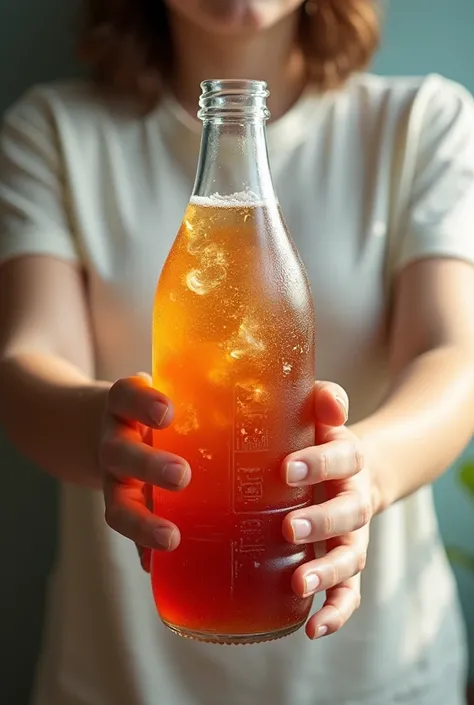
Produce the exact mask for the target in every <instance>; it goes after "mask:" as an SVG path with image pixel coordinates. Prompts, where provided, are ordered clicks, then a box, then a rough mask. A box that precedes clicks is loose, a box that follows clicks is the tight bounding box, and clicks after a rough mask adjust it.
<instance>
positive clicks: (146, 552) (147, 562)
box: [135, 544, 151, 573]
mask: <svg viewBox="0 0 474 705" xmlns="http://www.w3.org/2000/svg"><path fill="white" fill-rule="evenodd" d="M135 545H136V547H137V551H138V557H139V559H140V565H141V567H142V568H143V570H144V571H145V573H149V572H150V568H151V549H150V548H143V546H139V545H138V544H135Z"/></svg>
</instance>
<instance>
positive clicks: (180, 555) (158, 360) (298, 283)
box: [152, 204, 314, 643]
mask: <svg viewBox="0 0 474 705" xmlns="http://www.w3.org/2000/svg"><path fill="white" fill-rule="evenodd" d="M275 243H276V244H275ZM313 326H314V324H313V313H312V303H311V297H310V293H309V288H308V286H307V284H306V278H305V276H304V272H303V271H302V267H301V264H300V262H299V259H298V258H297V256H296V255H295V252H294V249H293V247H292V245H291V243H290V241H289V240H288V236H287V233H286V231H285V229H284V225H283V221H282V220H281V219H280V216H279V212H278V210H277V209H276V208H275V209H274V212H272V211H270V210H269V209H267V208H264V207H255V206H254V207H248V206H246V207H243V206H242V207H214V208H212V207H207V206H203V205H193V204H191V205H190V207H189V209H188V211H187V213H186V217H185V220H184V223H183V226H182V228H181V230H180V233H179V235H178V238H177V240H176V243H175V245H174V247H173V249H172V251H171V254H170V257H169V259H168V261H167V263H166V265H165V269H164V271H163V274H162V277H161V279H160V283H159V286H158V291H157V297H156V302H155V317H154V333H153V336H154V341H153V342H154V361H153V375H154V384H155V386H156V387H157V388H158V389H160V390H162V391H163V392H164V393H166V394H167V395H168V396H169V397H170V398H171V399H172V400H173V402H174V405H175V421H174V423H173V425H172V427H171V428H170V429H168V430H166V431H164V432H156V433H155V437H154V443H155V445H156V447H159V448H162V449H165V450H168V451H171V452H174V453H176V454H178V455H180V456H182V457H184V458H186V460H188V462H189V464H190V466H191V469H192V472H193V478H192V481H191V484H190V486H189V487H188V488H187V489H185V490H184V491H183V492H180V493H171V492H166V491H163V490H156V491H155V511H156V513H157V514H158V515H160V516H162V517H165V518H167V519H170V520H171V521H173V522H174V523H176V524H177V525H178V526H179V528H180V531H181V536H182V541H181V544H180V546H179V548H178V549H177V550H176V551H174V552H172V553H168V554H164V553H158V552H156V553H154V555H153V559H152V585H153V592H154V597H155V600H156V604H157V607H158V610H159V613H160V615H161V617H162V619H163V620H164V622H165V623H166V624H167V625H168V626H170V627H171V628H172V629H174V630H176V631H177V632H178V633H180V634H183V635H185V636H194V637H196V638H200V639H203V640H207V641H217V642H236V643H239V642H252V641H262V640H266V639H271V638H276V637H278V636H283V635H284V634H285V633H289V632H291V631H293V630H294V629H297V628H298V627H299V626H301V624H302V623H304V621H305V620H306V617H307V615H308V612H309V609H310V606H311V599H305V600H303V599H300V598H297V597H296V596H295V594H294V593H293V591H292V590H291V586H290V581H291V576H292V574H293V572H294V570H295V569H296V568H297V567H298V566H299V565H300V564H302V563H304V562H306V561H307V560H310V559H311V558H312V557H313V555H314V554H313V548H312V546H294V545H292V544H290V543H288V542H286V541H285V540H284V539H283V536H282V529H281V527H282V521H283V518H284V516H285V515H286V514H287V513H288V511H290V510H292V509H294V508H298V507H303V506H306V505H307V504H308V503H309V502H310V501H311V491H310V490H307V489H291V488H288V486H287V485H286V484H285V483H284V481H283V480H282V477H281V463H282V461H283V460H284V458H285V457H286V456H287V455H288V453H290V452H292V451H294V450H298V449H301V448H304V447H306V446H309V445H312V444H313V443H314V421H313V417H312V389H313V384H314V330H313Z"/></svg>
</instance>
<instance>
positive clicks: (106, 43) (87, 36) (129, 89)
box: [79, 0, 379, 110]
mask: <svg viewBox="0 0 474 705" xmlns="http://www.w3.org/2000/svg"><path fill="white" fill-rule="evenodd" d="M375 3H376V0H307V2H306V3H305V4H304V6H303V7H302V8H301V20H300V29H301V42H302V46H303V48H304V51H305V54H306V57H307V61H308V69H309V73H310V77H311V80H312V81H313V82H314V84H315V85H316V86H317V87H318V89H320V90H321V91H327V90H329V89H334V88H338V87H339V86H341V85H342V84H343V83H344V82H345V81H346V80H347V78H349V76H351V74H353V73H355V72H357V71H360V70H362V69H363V68H365V67H366V66H367V64H368V63H369V62H370V60H371V58H372V56H373V54H374V52H375V50H376V48H377V45H378V39H379V21H378V15H377V12H376V7H375ZM85 5H86V8H85V9H86V13H85V26H84V29H83V32H82V35H81V38H80V42H79V54H80V57H81V59H82V60H83V61H84V62H86V63H87V64H89V65H90V66H91V67H92V69H93V74H94V77H95V79H96V80H97V81H98V82H99V83H100V84H101V85H103V86H105V87H108V88H111V89H114V90H115V91H118V92H119V93H121V94H126V95H128V96H131V97H133V98H134V99H136V100H138V102H139V104H140V105H141V106H142V107H143V108H144V109H145V110H149V109H151V108H152V107H153V106H154V105H155V104H156V102H157V101H158V100H159V98H160V94H161V92H162V89H163V86H164V84H165V83H166V80H167V78H168V73H169V71H170V65H172V46H171V37H170V28H169V22H168V10H167V8H166V6H165V4H164V2H163V1H162V0H151V1H150V0H85Z"/></svg>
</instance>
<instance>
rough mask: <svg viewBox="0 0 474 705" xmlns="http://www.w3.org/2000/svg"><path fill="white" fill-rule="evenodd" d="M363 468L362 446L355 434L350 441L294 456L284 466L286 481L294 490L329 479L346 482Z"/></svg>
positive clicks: (313, 448) (332, 442)
mask: <svg viewBox="0 0 474 705" xmlns="http://www.w3.org/2000/svg"><path fill="white" fill-rule="evenodd" d="M363 467H364V457H363V453H362V449H361V445H360V443H359V442H358V440H357V439H356V437H355V436H354V435H353V434H351V436H350V438H348V439H347V440H346V439H344V440H335V441H330V442H329V443H325V444H324V445H320V446H312V447H311V448H305V449H304V450H300V451H298V452H296V453H292V454H291V455H289V456H288V457H287V458H286V459H285V461H284V463H283V478H284V480H285V482H286V483H287V484H288V485H291V486H292V487H303V486H306V485H315V484H317V483H319V482H326V481H327V480H346V479H347V478H349V477H352V476H353V475H356V474H357V473H358V472H360V471H361V470H362V468H363Z"/></svg>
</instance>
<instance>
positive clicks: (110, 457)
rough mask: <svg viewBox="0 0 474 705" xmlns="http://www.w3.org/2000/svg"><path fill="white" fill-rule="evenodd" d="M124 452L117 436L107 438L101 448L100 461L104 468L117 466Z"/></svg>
mask: <svg viewBox="0 0 474 705" xmlns="http://www.w3.org/2000/svg"><path fill="white" fill-rule="evenodd" d="M121 450H122V443H121V440H120V439H119V438H117V436H115V435H114V436H109V437H107V438H105V439H104V440H103V442H102V444H101V446H100V451H99V461H100V465H101V466H102V467H103V468H110V467H113V466H115V465H117V462H118V460H119V458H120V455H121Z"/></svg>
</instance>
